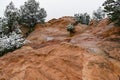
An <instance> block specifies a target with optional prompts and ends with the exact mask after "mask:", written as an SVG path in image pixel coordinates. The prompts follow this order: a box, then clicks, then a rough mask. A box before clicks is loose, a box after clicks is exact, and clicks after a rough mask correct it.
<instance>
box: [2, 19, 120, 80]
mask: <svg viewBox="0 0 120 80" xmlns="http://www.w3.org/2000/svg"><path fill="white" fill-rule="evenodd" d="M69 23H74V19H73V18H72V17H62V18H60V19H52V20H50V21H48V22H47V23H46V24H44V25H41V24H38V25H37V26H36V27H35V30H34V31H33V32H32V33H31V34H30V35H29V36H28V38H27V40H28V43H27V44H26V45H24V46H23V47H22V48H20V49H18V50H16V51H14V52H10V53H8V54H6V55H4V56H3V57H1V58H0V80H120V28H119V27H115V26H113V24H112V23H110V24H109V21H108V20H107V19H105V20H102V21H101V22H100V23H99V24H97V25H96V26H94V22H93V23H92V24H91V25H90V26H86V25H81V24H79V25H77V26H76V33H75V35H74V36H73V37H69V33H68V32H67V31H66V26H67V25H68V24H69Z"/></svg>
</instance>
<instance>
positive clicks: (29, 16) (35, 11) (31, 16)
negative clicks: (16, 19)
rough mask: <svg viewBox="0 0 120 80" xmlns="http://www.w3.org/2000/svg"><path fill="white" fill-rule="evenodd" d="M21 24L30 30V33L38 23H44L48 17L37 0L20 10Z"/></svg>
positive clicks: (28, 2)
mask: <svg viewBox="0 0 120 80" xmlns="http://www.w3.org/2000/svg"><path fill="white" fill-rule="evenodd" d="M20 15H21V19H20V24H21V25H24V26H27V27H29V28H30V31H31V30H32V29H33V27H34V26H35V25H36V24H37V23H43V22H44V21H45V17H46V16H47V13H46V11H45V10H44V8H40V7H39V3H38V2H36V1H35V0H28V1H27V2H25V4H24V5H23V6H21V9H20Z"/></svg>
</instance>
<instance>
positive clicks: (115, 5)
mask: <svg viewBox="0 0 120 80" xmlns="http://www.w3.org/2000/svg"><path fill="white" fill-rule="evenodd" d="M103 6H104V9H105V10H104V11H105V12H106V13H107V15H108V17H109V18H110V20H111V21H113V22H114V23H115V24H117V25H120V0H106V1H105V2H104V4H103Z"/></svg>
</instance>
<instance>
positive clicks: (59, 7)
mask: <svg viewBox="0 0 120 80" xmlns="http://www.w3.org/2000/svg"><path fill="white" fill-rule="evenodd" d="M11 1H13V2H14V4H15V6H16V7H17V8H18V7H19V6H20V5H23V4H24V2H25V1H27V0H1V1H0V16H3V12H4V10H5V7H6V5H8V4H9V3H10V2H11ZM36 1H39V3H40V7H42V8H45V10H46V11H47V15H48V16H47V20H49V19H52V18H59V17H62V16H73V15H74V14H75V13H84V12H88V13H89V14H92V12H93V10H96V9H97V8H98V7H100V6H101V5H102V3H103V2H104V1H105V0H36Z"/></svg>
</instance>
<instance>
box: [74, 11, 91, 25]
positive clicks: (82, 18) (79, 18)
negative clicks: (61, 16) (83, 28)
mask: <svg viewBox="0 0 120 80" xmlns="http://www.w3.org/2000/svg"><path fill="white" fill-rule="evenodd" d="M74 18H75V21H76V23H81V24H86V25H88V24H89V21H90V16H89V14H87V13H84V14H82V13H80V14H75V15H74Z"/></svg>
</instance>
